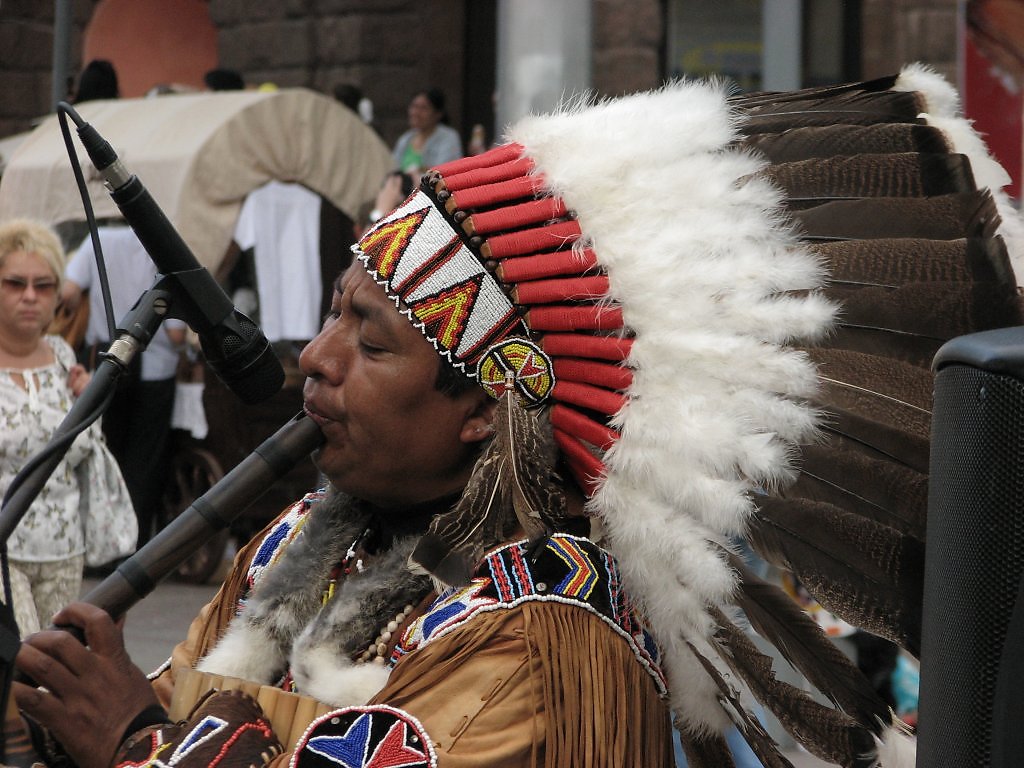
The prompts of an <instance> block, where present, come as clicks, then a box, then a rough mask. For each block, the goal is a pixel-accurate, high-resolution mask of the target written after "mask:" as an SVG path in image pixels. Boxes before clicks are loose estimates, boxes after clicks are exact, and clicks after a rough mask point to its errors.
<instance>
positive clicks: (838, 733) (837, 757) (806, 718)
mask: <svg viewBox="0 0 1024 768" xmlns="http://www.w3.org/2000/svg"><path fill="white" fill-rule="evenodd" d="M712 614H713V615H714V616H715V619H716V620H717V621H718V630H717V631H716V633H715V642H716V644H717V645H718V647H719V650H720V654H721V656H722V658H723V659H724V660H725V662H726V663H727V664H728V665H729V667H730V669H732V670H733V672H735V673H736V674H737V675H738V676H739V677H741V678H742V679H743V681H744V682H745V683H746V684H747V687H748V688H749V689H750V692H751V693H752V694H754V697H755V698H756V699H757V700H758V701H760V702H761V703H762V704H763V705H764V706H765V707H766V708H767V709H769V710H770V711H771V713H772V714H773V715H774V716H775V717H776V719H777V720H778V721H779V723H780V724H781V725H782V727H783V728H785V729H786V731H787V732H788V733H789V734H790V735H791V736H793V738H794V739H796V740H797V741H798V742H799V743H801V744H803V745H804V746H805V747H806V748H807V750H808V751H809V752H811V753H812V754H814V755H816V756H817V757H820V758H821V759H822V760H826V761H828V762H830V763H836V764H838V765H842V766H847V768H870V767H871V766H873V765H874V764H875V762H876V756H875V754H874V753H875V742H874V738H873V736H872V732H873V729H874V728H877V726H878V724H877V723H876V722H874V721H869V723H858V722H856V721H855V720H854V719H853V718H851V717H849V716H848V715H846V714H844V713H842V712H840V711H839V710H836V709H832V708H831V707H827V706H824V705H822V704H819V703H818V702H816V701H814V699H812V698H811V697H810V696H809V695H808V694H807V693H806V692H805V691H802V690H800V689H799V688H796V687H795V686H793V685H790V684H789V683H786V682H783V681H781V680H778V679H777V678H776V677H775V673H774V672H773V671H772V660H771V658H770V657H768V656H766V655H765V654H763V653H761V652H760V651H758V650H757V648H756V647H755V646H754V644H753V643H752V642H751V641H750V638H748V637H746V636H745V635H744V634H743V633H742V632H740V631H739V629H737V628H736V626H735V625H734V624H733V623H732V622H730V621H729V620H728V619H727V618H726V617H725V616H724V615H723V614H722V612H721V611H719V610H717V609H714V610H713V611H712ZM837 653H839V651H837ZM854 671H856V668H854ZM865 682H866V681H865ZM883 706H884V705H883ZM882 714H883V715H884V716H885V718H886V719H888V718H889V714H888V710H887V709H886V710H884V711H883V712H882Z"/></svg>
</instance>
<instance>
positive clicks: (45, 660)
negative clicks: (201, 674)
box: [14, 603, 156, 768]
mask: <svg viewBox="0 0 1024 768" xmlns="http://www.w3.org/2000/svg"><path fill="white" fill-rule="evenodd" d="M54 622H55V623H56V624H57V625H73V626H75V627H78V628H79V629H82V630H84V633H85V639H86V644H87V646H88V647H86V646H84V645H82V644H81V643H80V642H78V640H76V639H75V638H74V637H73V636H72V635H70V634H68V633H67V632H64V631H61V630H45V631H43V632H37V633H36V634H34V635H31V636H30V637H28V638H26V639H25V640H24V642H22V645H21V650H20V651H19V652H18V657H17V659H16V660H15V664H16V666H17V667H18V669H19V670H21V672H23V673H24V674H25V675H28V677H30V678H31V679H32V680H34V681H35V682H36V683H37V684H38V685H39V686H41V687H40V688H33V687H31V686H29V685H25V684H24V683H15V684H14V696H15V698H16V699H17V702H18V706H19V707H20V708H21V709H22V710H23V711H24V712H25V713H26V714H28V715H29V716H31V717H32V718H34V719H35V720H37V721H38V722H39V723H40V724H42V725H43V726H45V727H46V728H47V729H48V730H49V731H50V733H52V734H53V736H54V738H56V739H57V740H58V741H59V742H60V743H61V745H63V747H64V749H65V751H66V752H67V753H68V755H69V756H70V757H71V758H72V759H73V760H74V761H75V763H77V765H78V766H79V768H109V766H110V765H111V763H112V762H113V759H114V756H115V754H116V753H117V749H118V747H120V745H121V739H122V737H123V736H124V735H125V733H124V731H125V729H126V728H127V727H128V726H129V725H130V724H131V722H132V720H133V719H134V718H135V716H136V715H138V714H139V713H140V712H141V711H142V710H143V709H145V708H146V707H148V706H150V705H152V704H155V703H156V695H155V694H154V693H153V689H152V688H151V687H150V684H149V681H148V680H147V679H146V676H145V675H144V674H143V673H142V670H140V669H139V668H138V667H136V666H135V665H134V664H132V661H131V659H130V658H128V653H127V651H126V650H125V647H124V637H123V636H122V633H121V627H120V626H118V625H115V624H114V622H113V620H112V619H111V618H110V616H109V615H108V614H107V613H106V611H104V610H102V609H101V608H97V607H96V606H94V605H90V604H88V603H72V604H71V605H69V606H68V607H66V608H64V609H63V610H62V611H60V612H59V613H58V614H57V615H56V616H54ZM42 689H46V690H42Z"/></svg>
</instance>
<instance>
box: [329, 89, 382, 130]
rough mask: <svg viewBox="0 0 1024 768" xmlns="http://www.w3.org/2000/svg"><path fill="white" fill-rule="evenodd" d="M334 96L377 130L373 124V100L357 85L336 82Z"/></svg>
mask: <svg viewBox="0 0 1024 768" xmlns="http://www.w3.org/2000/svg"><path fill="white" fill-rule="evenodd" d="M334 98H335V99H337V100H338V101H340V102H341V103H342V104H344V105H345V106H346V107H348V109H350V110H351V111H352V112H355V113H356V114H357V115H359V119H360V120H362V121H363V122H364V123H366V124H367V125H368V126H370V127H371V128H373V129H374V130H377V128H376V126H375V125H374V124H373V102H372V101H370V100H369V99H368V98H367V97H366V96H364V95H363V90H362V89H361V88H360V87H359V86H358V85H354V84H352V83H338V84H337V85H336V86H334Z"/></svg>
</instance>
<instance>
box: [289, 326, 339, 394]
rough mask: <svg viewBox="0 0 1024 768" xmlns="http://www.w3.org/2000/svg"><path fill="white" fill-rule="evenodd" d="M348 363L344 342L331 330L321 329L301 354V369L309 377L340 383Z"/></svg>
mask: <svg viewBox="0 0 1024 768" xmlns="http://www.w3.org/2000/svg"><path fill="white" fill-rule="evenodd" d="M347 365H348V355H347V352H346V349H345V345H344V344H340V343H338V340H337V339H335V338H334V337H333V336H332V334H330V333H329V331H321V332H320V333H318V334H317V335H316V336H315V337H313V340H312V341H310V342H309V344H307V345H306V346H305V347H304V348H303V349H302V352H301V353H300V354H299V370H301V371H302V372H303V373H304V374H305V375H306V376H308V377H309V378H322V379H326V380H327V381H329V382H330V383H331V384H340V383H341V381H342V379H343V378H344V372H345V370H346V369H347Z"/></svg>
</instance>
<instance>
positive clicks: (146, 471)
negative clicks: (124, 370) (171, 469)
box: [61, 225, 185, 546]
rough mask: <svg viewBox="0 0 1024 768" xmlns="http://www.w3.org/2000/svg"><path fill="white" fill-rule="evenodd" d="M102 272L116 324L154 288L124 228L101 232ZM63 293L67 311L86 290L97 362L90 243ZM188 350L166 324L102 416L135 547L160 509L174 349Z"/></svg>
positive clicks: (99, 304)
mask: <svg viewBox="0 0 1024 768" xmlns="http://www.w3.org/2000/svg"><path fill="white" fill-rule="evenodd" d="M98 235H99V239H100V245H101V247H102V248H103V256H104V259H105V263H106V268H107V278H108V281H109V285H110V298H111V302H112V304H113V310H114V319H115V321H117V320H120V319H121V318H122V317H123V316H124V315H125V314H126V313H127V312H128V310H129V309H131V307H132V305H133V304H135V302H136V301H137V300H138V298H139V296H141V295H142V294H143V293H144V292H145V291H146V290H147V289H149V287H150V286H151V285H152V284H153V280H154V278H155V277H156V274H157V269H156V265H155V264H154V263H153V261H152V260H151V259H150V258H149V254H147V253H146V251H145V249H144V248H143V247H142V244H141V243H140V242H139V239H138V238H137V237H136V236H135V233H134V232H133V231H132V230H131V229H130V228H129V227H126V226H122V225H107V226H102V227H100V228H99V230H98ZM65 277H66V280H65V282H64V285H63V287H62V289H61V295H62V297H63V299H64V302H65V303H66V304H67V305H68V307H69V308H70V309H72V310H73V309H74V308H75V307H77V305H78V303H79V302H80V301H81V299H82V294H83V292H84V291H89V324H88V326H87V328H86V333H85V342H86V344H87V345H88V346H89V348H90V350H91V354H90V355H89V363H90V366H93V367H94V366H95V363H96V362H97V361H96V355H97V354H98V353H99V352H102V351H104V350H106V349H107V347H109V346H110V341H111V339H110V338H109V332H108V329H107V321H106V312H105V310H104V307H103V294H102V291H101V290H100V284H99V269H98V267H97V266H96V256H95V251H94V250H93V244H92V240H91V239H90V238H86V239H85V241H84V242H83V243H82V245H81V246H80V247H79V248H78V250H77V251H76V252H75V254H74V255H73V256H72V257H71V260H70V261H69V262H68V265H67V270H66V273H65ZM184 343H185V324H184V323H183V322H181V321H180V320H165V321H164V322H163V323H162V324H161V325H160V328H159V329H158V330H157V332H156V334H155V335H154V337H153V340H152V341H151V342H150V343H149V346H147V347H146V349H144V350H143V352H142V354H141V355H137V356H136V358H135V361H136V362H137V367H136V368H134V369H133V370H132V371H131V372H129V373H128V374H126V375H124V376H122V377H121V380H120V381H119V382H118V390H117V393H116V394H115V395H114V400H113V402H112V403H111V404H110V407H109V408H108V409H107V412H106V413H105V414H104V416H103V433H104V435H105V436H106V439H107V443H108V445H109V446H110V449H111V451H112V452H113V454H114V456H115V457H116V458H117V461H118V464H120V466H121V471H122V472H123V473H124V478H125V480H126V481H127V483H128V489H129V491H130V492H131V498H132V502H133V503H134V506H135V513H136V515H137V517H138V544H139V546H142V545H143V544H145V543H146V542H147V541H149V538H150V536H151V535H152V534H153V532H154V531H153V530H152V529H153V523H154V519H155V513H156V511H157V509H158V508H159V505H160V504H162V503H163V493H164V485H165V483H166V479H167V477H166V475H167V454H168V450H169V447H170V434H171V411H172V410H173V408H174V377H175V373H176V372H177V367H178V350H179V349H180V348H181V346H182V345H183V344H184Z"/></svg>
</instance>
